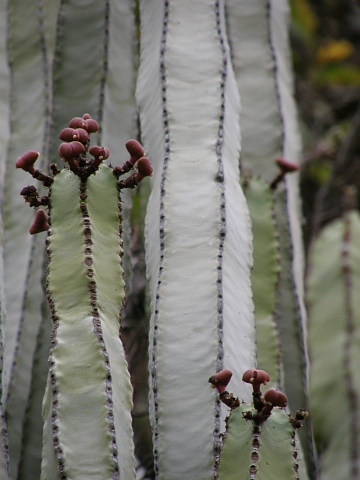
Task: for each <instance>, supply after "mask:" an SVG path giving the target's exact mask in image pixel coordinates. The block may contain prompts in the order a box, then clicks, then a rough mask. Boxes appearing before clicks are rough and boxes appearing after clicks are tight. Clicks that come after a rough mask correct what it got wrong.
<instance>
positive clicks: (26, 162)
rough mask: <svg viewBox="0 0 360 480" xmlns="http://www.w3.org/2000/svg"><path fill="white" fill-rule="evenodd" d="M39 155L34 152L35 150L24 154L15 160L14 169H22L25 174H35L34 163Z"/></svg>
mask: <svg viewBox="0 0 360 480" xmlns="http://www.w3.org/2000/svg"><path fill="white" fill-rule="evenodd" d="M39 155H40V153H39V152H35V150H29V151H27V152H25V153H24V154H23V155H21V157H19V158H18V159H17V160H16V163H15V166H16V168H22V169H23V170H24V171H25V172H29V173H30V174H31V175H32V174H33V173H34V172H35V167H34V163H35V162H36V160H37V159H38V158H39Z"/></svg>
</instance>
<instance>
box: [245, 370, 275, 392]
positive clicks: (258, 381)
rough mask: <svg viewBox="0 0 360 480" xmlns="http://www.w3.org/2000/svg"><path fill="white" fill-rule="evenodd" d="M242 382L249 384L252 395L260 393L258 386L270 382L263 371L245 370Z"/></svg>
mask: <svg viewBox="0 0 360 480" xmlns="http://www.w3.org/2000/svg"><path fill="white" fill-rule="evenodd" d="M242 380H243V382H246V383H251V385H252V386H253V390H254V393H259V392H260V385H262V384H263V385H266V383H267V382H269V381H270V377H269V374H268V373H267V372H265V371H264V370H257V369H254V370H246V372H245V373H244V375H243V377H242Z"/></svg>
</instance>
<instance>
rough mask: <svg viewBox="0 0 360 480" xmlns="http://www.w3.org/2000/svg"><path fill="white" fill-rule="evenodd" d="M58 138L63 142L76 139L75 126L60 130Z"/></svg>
mask: <svg viewBox="0 0 360 480" xmlns="http://www.w3.org/2000/svg"><path fill="white" fill-rule="evenodd" d="M59 138H60V140H62V141H64V142H72V141H73V140H78V139H79V135H78V131H77V130H75V128H70V127H67V128H64V129H63V130H61V132H60V135H59Z"/></svg>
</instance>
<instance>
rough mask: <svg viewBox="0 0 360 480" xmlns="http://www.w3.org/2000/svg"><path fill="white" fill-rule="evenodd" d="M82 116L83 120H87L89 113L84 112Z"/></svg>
mask: <svg viewBox="0 0 360 480" xmlns="http://www.w3.org/2000/svg"><path fill="white" fill-rule="evenodd" d="M82 118H83V119H84V120H88V119H89V118H91V115H90V114H89V113H84V115H83V116H82Z"/></svg>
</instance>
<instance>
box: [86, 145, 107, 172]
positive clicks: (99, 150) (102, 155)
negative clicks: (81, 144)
mask: <svg viewBox="0 0 360 480" xmlns="http://www.w3.org/2000/svg"><path fill="white" fill-rule="evenodd" d="M89 153H90V155H92V156H93V157H94V162H93V167H94V168H98V166H99V165H100V163H101V162H102V161H103V160H106V159H107V158H109V156H110V150H109V149H108V148H106V147H99V146H97V145H94V146H93V147H91V148H90V150H89Z"/></svg>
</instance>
